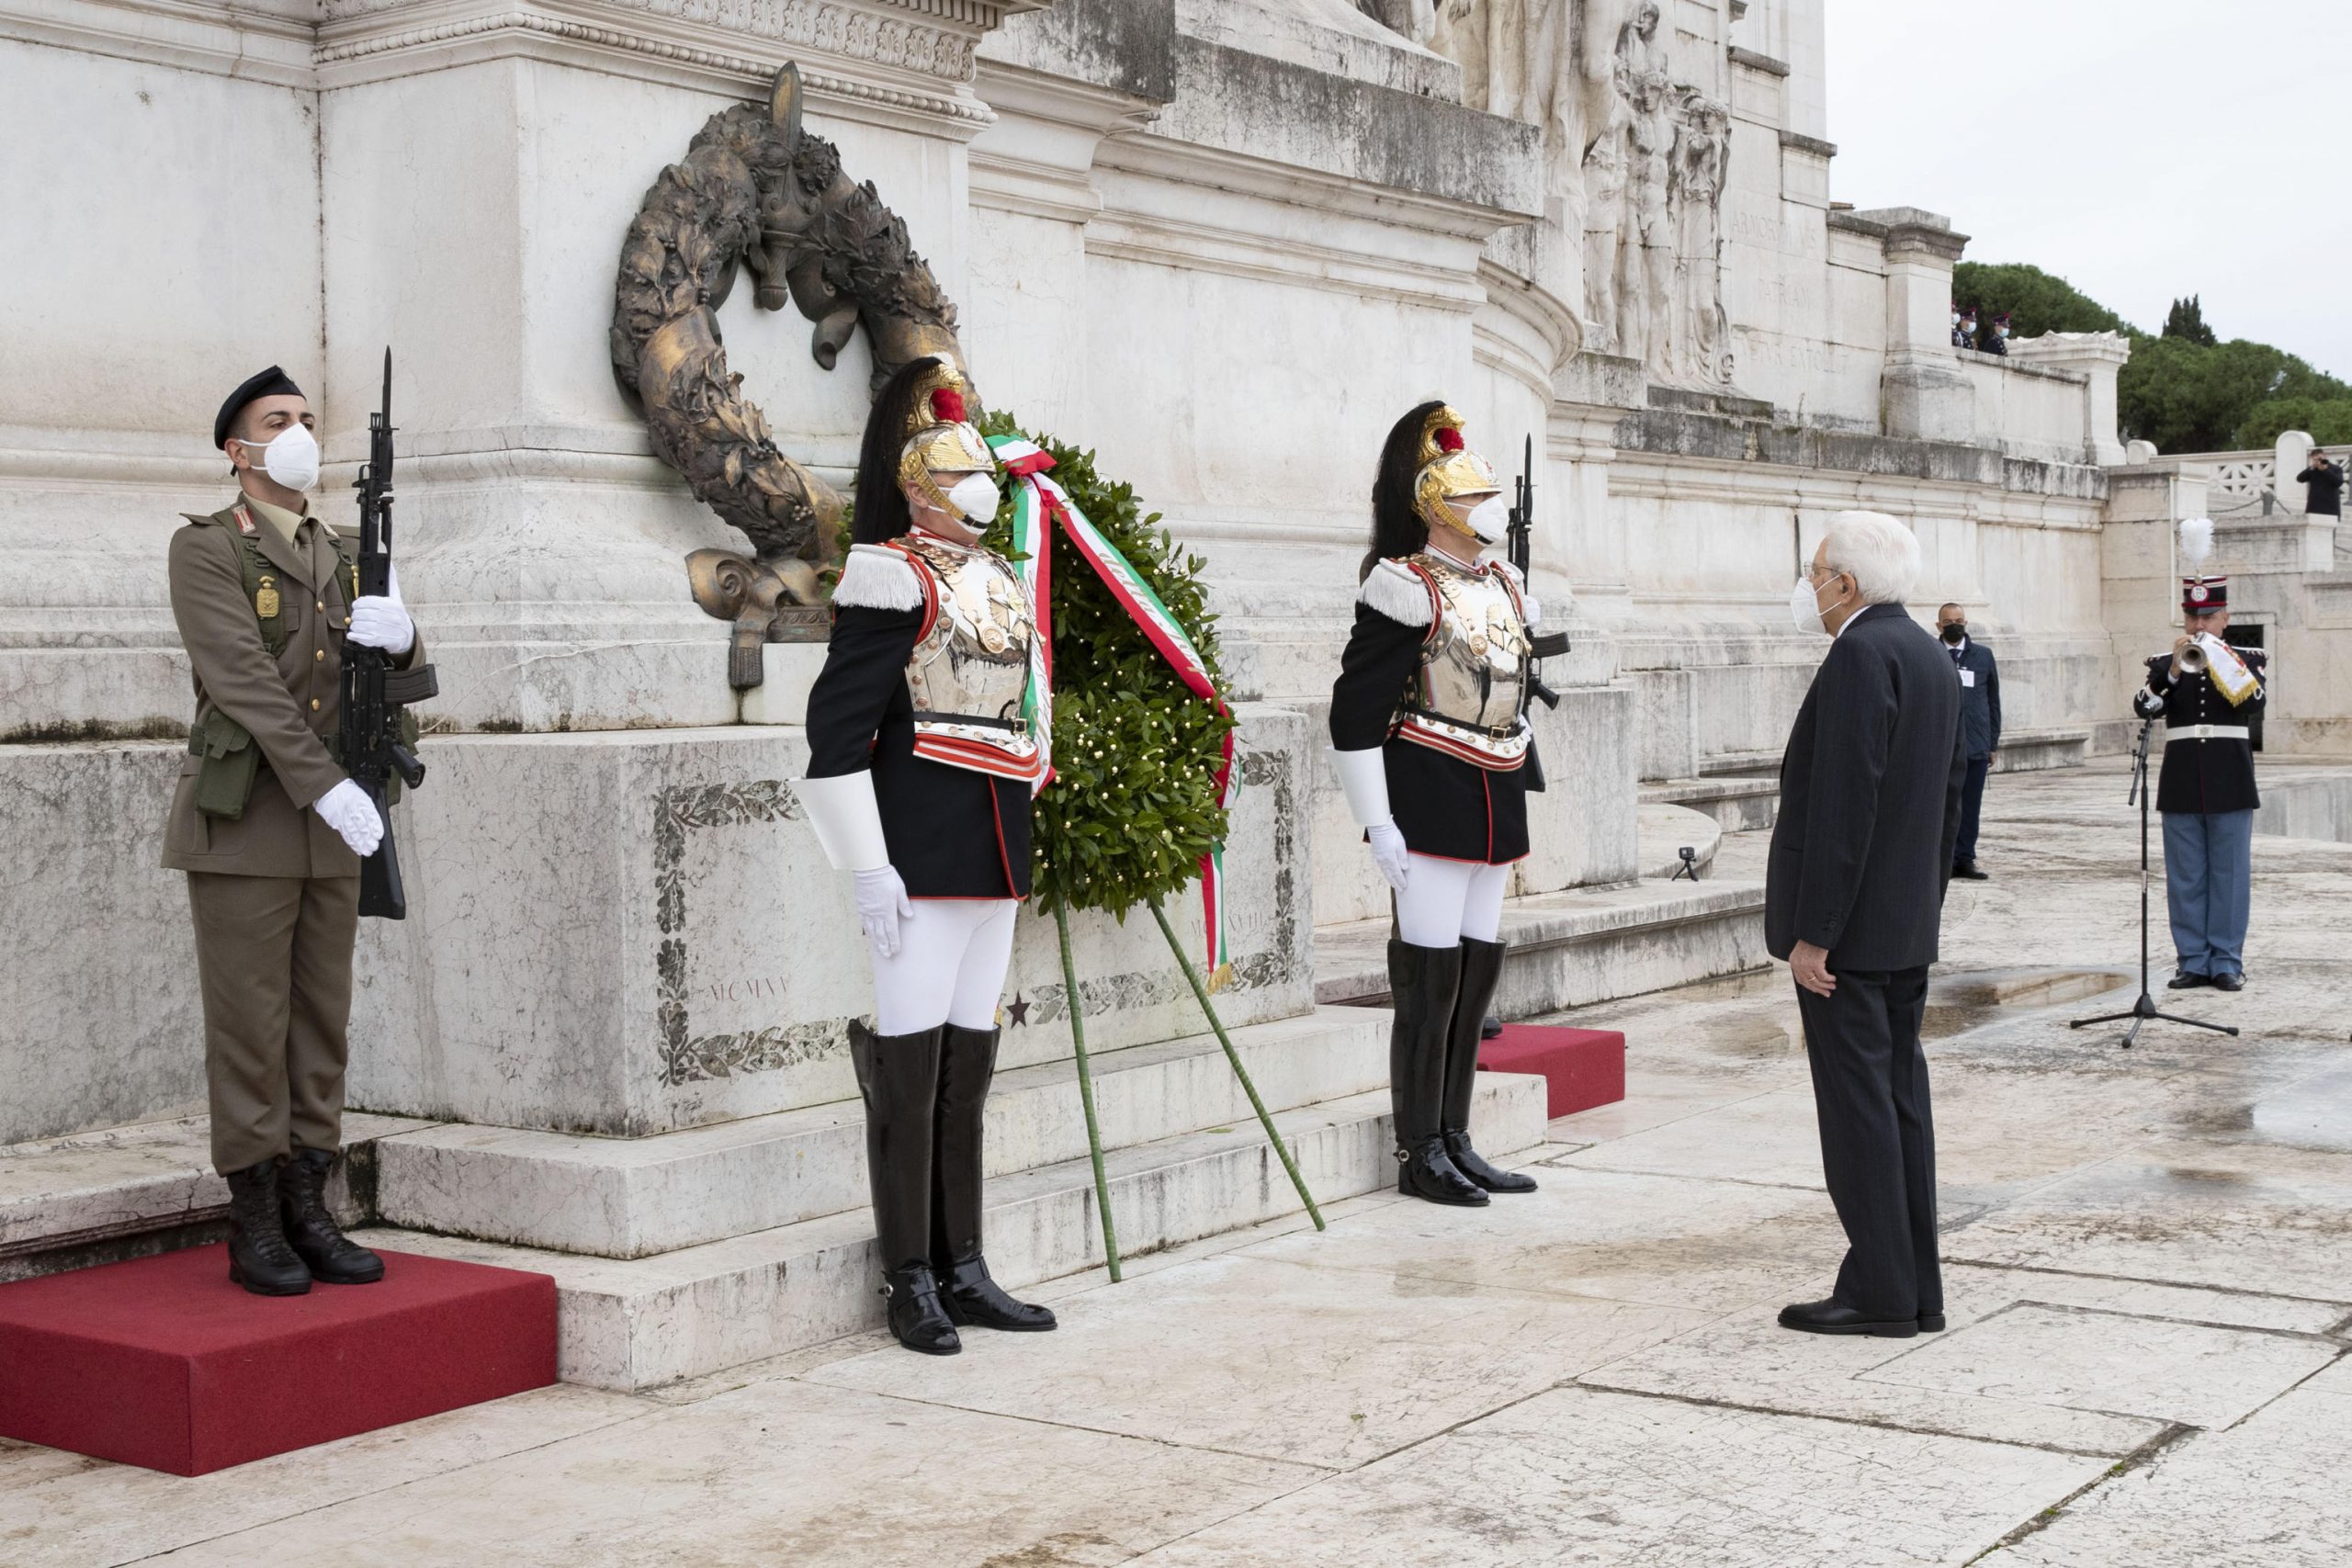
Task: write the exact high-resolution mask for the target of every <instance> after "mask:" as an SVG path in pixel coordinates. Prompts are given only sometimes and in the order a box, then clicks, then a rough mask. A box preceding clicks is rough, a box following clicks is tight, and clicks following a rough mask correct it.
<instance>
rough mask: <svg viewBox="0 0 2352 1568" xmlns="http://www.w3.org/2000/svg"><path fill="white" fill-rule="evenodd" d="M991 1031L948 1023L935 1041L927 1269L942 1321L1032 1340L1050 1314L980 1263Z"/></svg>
mask: <svg viewBox="0 0 2352 1568" xmlns="http://www.w3.org/2000/svg"><path fill="white" fill-rule="evenodd" d="M996 1046H997V1032H996V1031H995V1030H993V1029H965V1028H962V1027H960V1026H958V1025H956V1024H953V1023H951V1024H949V1025H948V1026H947V1027H946V1029H945V1030H944V1031H943V1032H941V1035H940V1042H939V1102H938V1107H937V1109H936V1111H934V1113H933V1121H932V1134H931V1148H932V1156H931V1266H932V1268H933V1270H935V1271H936V1272H937V1274H938V1276H939V1284H940V1301H941V1303H942V1304H943V1305H944V1306H945V1307H946V1309H947V1316H948V1318H949V1320H950V1321H952V1322H955V1323H957V1324H964V1325H978V1326H979V1327H981V1328H1008V1329H1012V1330H1013V1331H1014V1332H1016V1333H1027V1334H1040V1333H1043V1332H1044V1331H1045V1330H1046V1329H1048V1328H1051V1327H1053V1326H1054V1314H1053V1313H1052V1312H1051V1311H1050V1310H1049V1309H1047V1308H1046V1307H1041V1306H1032V1305H1030V1304H1029V1303H1026V1302H1017V1301H1014V1300H1013V1299H1012V1297H1011V1296H1008V1295H1006V1294H1005V1293H1004V1292H1003V1290H1002V1289H1001V1287H1000V1286H999V1285H998V1284H997V1282H996V1281H995V1280H992V1279H990V1278H989V1265H988V1259H986V1258H982V1257H981V1256H980V1149H981V1140H980V1124H981V1121H982V1112H983V1111H985V1110H986V1109H987V1107H988V1100H989V1079H990V1078H992V1077H995V1076H996Z"/></svg>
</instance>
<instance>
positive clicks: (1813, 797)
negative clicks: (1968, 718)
mask: <svg viewBox="0 0 2352 1568" xmlns="http://www.w3.org/2000/svg"><path fill="white" fill-rule="evenodd" d="M1967 779H1968V756H1967V745H1966V741H1965V738H1964V737H1963V736H1962V733H1961V728H1960V682H1958V681H1955V680H1953V679H1952V672H1951V650H1950V649H1946V648H1944V647H1943V646H1942V645H1941V644H1940V643H1939V642H1938V641H1937V640H1936V639H1935V638H1934V637H1930V636H1929V635H1928V631H1927V628H1926V627H1924V626H1920V625H1919V624H1918V623H1917V621H1914V620H1913V619H1912V618H1911V617H1910V615H1909V614H1908V613H1906V612H1905V610H1904V608H1903V606H1902V605H1900V604H1871V605H1869V606H1866V607H1865V608H1864V609H1862V610H1861V611H1860V613H1859V614H1857V615H1855V616H1854V618H1853V619H1852V620H1851V621H1849V622H1848V623H1847V625H1846V627H1845V629H1844V630H1843V631H1842V632H1841V633H1840V634H1839V635H1838V639H1837V640H1836V641H1835V642H1833V643H1831V644H1830V645H1829V654H1828V657H1826V658H1825V659H1824V660H1822V661H1821V668H1820V669H1819V670H1818V671H1815V673H1814V677H1813V689H1812V690H1811V691H1808V692H1807V693H1805V694H1804V706H1803V707H1800V708H1799V709H1798V710H1797V721H1796V725H1795V727H1794V728H1792V729H1791V730H1790V731H1789V749H1788V750H1787V751H1786V752H1785V753H1784V754H1783V755H1782V757H1781V816H1780V820H1779V821H1778V822H1776V823H1775V824H1774V825H1773V828H1772V850H1771V854H1770V862H1769V863H1768V865H1767V868H1766V871H1765V879H1764V945H1765V948H1766V949H1767V950H1768V951H1769V952H1770V953H1771V954H1772V956H1773V957H1775V958H1786V957H1788V956H1789V954H1790V953H1791V952H1792V951H1793V950H1794V949H1795V947H1796V944H1797V943H1798V942H1812V943H1813V944H1814V945H1815V946H1816V947H1824V948H1827V949H1828V950H1829V968H1830V971H1831V973H1833V974H1835V973H1836V972H1838V970H1840V969H1856V970H1894V969H1911V968H1916V967H1917V966H1918V965H1920V964H1932V963H1934V962H1935V958H1936V939H1937V935H1938V932H1939V928H1940V927H1941V925H1942V923H1943V895H1944V885H1945V884H1946V882H1948V881H1949V880H1950V879H1951V855H1952V846H1953V845H1954V844H1955V843H1956V842H1957V841H1958V840H1959V838H1960V803H1961V802H1960V797H1961V790H1962V785H1963V784H1965V783H1966V782H1967Z"/></svg>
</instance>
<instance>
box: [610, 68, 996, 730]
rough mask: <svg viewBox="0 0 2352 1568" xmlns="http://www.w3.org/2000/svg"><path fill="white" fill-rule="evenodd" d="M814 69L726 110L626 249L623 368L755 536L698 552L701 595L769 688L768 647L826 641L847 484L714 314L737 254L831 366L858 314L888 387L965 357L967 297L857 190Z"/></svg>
mask: <svg viewBox="0 0 2352 1568" xmlns="http://www.w3.org/2000/svg"><path fill="white" fill-rule="evenodd" d="M801 99H802V92H801V85H800V71H799V68H798V67H797V65H790V64H787V65H786V66H785V67H784V69H783V70H781V71H779V72H777V73H776V78H775V90H774V92H773V93H772V94H771V95H770V97H769V100H768V102H767V103H766V104H764V105H759V104H738V105H736V106H735V107H731V108H729V109H725V110H722V111H721V112H719V113H718V114H715V115H713V116H711V117H710V118H709V119H708V120H707V121H706V122H705V123H704V125H703V128H702V130H699V131H697V132H696V133H695V139H694V141H692V142H691V143H690V144H689V145H688V147H687V149H686V156H685V160H684V162H683V163H677V164H671V165H670V166H669V167H668V168H666V169H663V170H662V174H661V176H660V177H659V178H657V179H656V180H655V181H654V182H653V187H652V188H651V189H650V190H649V191H647V192H646V193H645V200H644V201H643V202H642V203H641V204H639V208H638V212H637V217H636V219H635V220H634V221H632V222H631V223H630V224H629V226H628V239H627V240H626V241H625V242H624V243H622V245H621V265H620V279H619V285H618V288H617V289H616V293H615V297H614V300H613V373H614V375H615V376H616V378H618V380H619V382H620V385H621V390H622V392H623V393H624V394H625V395H627V396H628V399H629V400H630V401H631V402H632V403H634V404H635V405H637V406H638V407H639V409H640V410H641V411H642V412H643V413H644V415H645V424H646V429H647V431H648V432H649V433H650V434H651V436H652V438H653V450H654V451H655V452H656V453H657V454H659V455H660V457H662V461H664V462H666V463H668V464H669V465H670V466H671V467H673V468H676V469H677V470H678V471H679V472H680V473H681V474H684V476H685V479H686V483H687V484H688V485H689V486H690V487H692V489H693V491H694V492H695V495H696V496H697V497H699V498H700V499H701V500H702V501H704V502H707V504H708V505H709V506H710V508H711V510H712V511H714V512H716V513H718V514H719V515H720V516H721V517H723V518H725V519H726V520H727V521H728V522H729V523H730V524H732V525H735V526H736V527H737V528H740V529H741V530H742V531H743V533H744V534H745V535H746V536H749V538H750V539H751V541H752V547H753V549H754V550H755V551H756V552H757V558H756V559H753V558H747V557H744V556H741V555H737V554H735V553H734V552H732V551H729V550H696V551H695V553H694V554H693V555H691V556H688V557H687V558H686V568H687V574H688V578H689V580H690V581H691V582H692V584H693V587H694V592H695V604H699V605H701V606H702V608H703V609H704V611H705V612H707V614H709V615H716V616H718V618H720V619H721V620H731V621H733V622H734V623H735V640H734V645H733V648H732V649H731V650H730V652H729V657H728V671H727V673H728V681H729V684H731V685H733V686H735V687H736V688H738V689H739V690H740V689H742V688H744V687H749V686H756V685H758V684H759V683H760V678H761V670H760V649H761V645H762V644H763V643H765V642H767V641H768V640H770V639H771V638H772V637H773V638H779V639H780V638H784V637H819V638H821V637H822V636H823V631H822V626H823V622H822V620H821V618H820V616H819V615H816V614H815V613H814V612H813V611H812V612H810V613H809V614H806V615H796V614H794V613H793V612H792V611H791V609H790V607H791V606H794V605H815V604H818V603H819V602H820V599H821V598H822V593H823V589H822V584H821V581H820V576H819V574H820V571H822V570H825V569H826V568H829V567H831V566H833V565H835V564H836V559H837V555H838V551H839V544H838V542H837V539H836V535H837V534H838V532H839V530H840V525H841V520H842V497H841V493H840V492H839V491H836V490H834V489H833V487H832V486H831V485H829V484H827V483H826V482H825V481H824V480H823V479H820V478H818V477H817V475H815V474H813V473H811V472H810V471H809V469H808V468H805V467H803V466H802V465H801V464H799V463H797V462H796V461H794V460H793V459H792V458H791V457H786V455H785V454H784V452H783V451H782V450H781V449H779V448H778V447H777V446H776V444H775V437H774V436H773V435H772V434H769V431H768V426H767V421H766V420H765V419H763V417H762V416H761V414H760V411H759V408H758V405H756V404H754V403H752V401H751V400H748V399H747V398H745V397H744V396H743V389H742V388H743V378H742V377H741V376H739V375H735V374H732V373H731V372H729V370H728V368H727V350H726V348H725V346H724V345H723V344H721V343H720V341H719V335H718V308H719V307H720V306H721V305H723V304H725V303H726V300H727V296H728V294H729V292H730V291H731V290H732V289H733V288H734V287H735V274H736V268H737V265H738V264H741V265H747V266H749V267H750V268H751V269H752V276H753V277H754V279H755V280H756V281H757V285H758V290H757V294H756V297H755V298H756V302H757V304H758V305H759V308H760V309H761V310H782V309H783V308H784V306H785V303H786V300H787V299H789V300H791V301H792V302H794V303H797V305H798V306H799V307H800V313H801V314H802V315H804V316H806V317H808V318H809V320H810V321H814V322H815V323H816V331H815V333H814V341H813V343H812V344H811V349H812V351H813V353H814V354H815V355H816V359H817V363H818V364H820V365H821V366H823V367H825V368H826V369H828V370H830V369H831V368H832V367H833V362H834V359H835V357H836V356H837V355H839V354H840V352H841V350H842V347H843V345H845V344H847V343H848V342H849V340H850V338H851V337H852V336H853V335H854V333H855V332H856V331H857V327H858V324H859V323H860V322H861V321H862V322H864V323H865V335H866V339H867V341H868V343H869V344H871V345H872V347H873V350H874V387H875V388H879V387H880V386H881V384H882V383H883V382H884V381H886V380H888V378H890V376H891V374H892V373H893V372H894V371H896V370H897V369H898V368H899V367H900V366H902V365H905V364H907V363H908V362H909V361H910V360H914V359H919V358H921V357H922V356H923V355H927V354H940V355H950V356H953V357H954V358H955V359H956V361H957V362H958V363H961V362H962V359H963V351H962V348H961V347H960V346H959V344H957V342H956V307H955V305H954V304H953V303H951V302H950V301H949V300H948V299H947V298H946V297H945V296H944V295H943V294H942V293H941V292H940V290H939V282H938V280H937V279H936V278H934V277H933V276H932V273H931V268H930V266H929V265H926V264H925V263H924V261H923V259H922V257H921V256H919V255H917V254H915V253H914V250H913V248H912V247H911V246H910V244H909V243H907V226H906V224H905V223H903V222H901V221H900V220H899V217H898V215H897V214H896V213H894V212H892V211H891V210H890V209H888V208H887V207H885V206H884V205H882V198H881V197H879V196H878V195H877V194H876V191H875V189H874V186H873V183H872V182H871V181H868V182H866V183H865V184H863V185H858V184H853V183H851V180H850V178H849V176H848V175H846V174H844V173H842V157H841V152H840V150H839V149H838V148H836V147H835V146H834V145H833V144H832V143H831V142H830V141H826V140H825V139H824V138H823V137H821V136H816V135H811V134H809V133H807V132H804V131H803V130H801V125H800V112H801Z"/></svg>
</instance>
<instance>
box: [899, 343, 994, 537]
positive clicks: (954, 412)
mask: <svg viewBox="0 0 2352 1568" xmlns="http://www.w3.org/2000/svg"><path fill="white" fill-rule="evenodd" d="M975 401H976V399H975V397H974V396H973V393H972V386H971V383H970V382H969V381H967V380H966V379H965V378H964V373H963V371H962V370H961V369H959V368H958V367H956V363H955V362H954V361H953V360H950V359H945V358H943V359H941V360H940V361H939V363H938V364H936V365H934V366H933V367H931V368H930V369H928V370H926V371H924V372H923V373H922V375H921V376H920V377H918V378H916V380H915V385H914V398H913V400H912V402H911V403H910V409H909V412H908V415H907V444H906V446H904V447H903V448H902V449H901V450H900V451H899V480H900V481H901V482H902V483H905V484H907V485H909V486H910V487H912V488H913V489H914V490H915V491H917V492H918V493H920V494H921V495H922V496H923V497H924V498H925V499H926V500H928V501H930V502H931V503H932V504H933V505H934V506H937V507H939V508H941V509H942V510H944V511H947V512H951V513H952V512H954V511H955V510H956V509H955V507H954V506H953V505H951V504H950V503H949V502H948V500H947V492H946V491H943V490H941V489H940V488H939V482H938V480H936V479H933V477H932V476H933V475H934V474H960V473H973V472H978V473H993V472H994V471H995V470H996V454H995V453H994V452H992V451H990V450H989V444H988V442H987V441H986V440H984V439H982V437H981V435H980V432H979V427H978V426H977V425H975V424H973V423H971V422H970V418H969V415H970V412H971V410H972V406H973V404H974V402H975Z"/></svg>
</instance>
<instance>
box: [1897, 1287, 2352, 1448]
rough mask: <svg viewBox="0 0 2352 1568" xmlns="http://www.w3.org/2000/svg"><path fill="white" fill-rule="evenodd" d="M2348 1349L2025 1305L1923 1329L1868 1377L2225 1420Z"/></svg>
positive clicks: (2185, 1419) (2195, 1423)
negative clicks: (1927, 1332)
mask: <svg viewBox="0 0 2352 1568" xmlns="http://www.w3.org/2000/svg"><path fill="white" fill-rule="evenodd" d="M2344 1349H2345V1347H2343V1346H2342V1345H2339V1344H2335V1343H2331V1342H2329V1341H2326V1340H2323V1339H2320V1338H2318V1337H2303V1336H2300V1335H2287V1334H2272V1333H2266V1332H2261V1331H2257V1330H2253V1329H2244V1328H2222V1327H2217V1326H2214V1325H2209V1324H2202V1323H2177V1322H2167V1321H2165V1320H2164V1319H2161V1318H2149V1317H2135V1316H2132V1315H2131V1314H2127V1313H2115V1312H2088V1311H2085V1310H2083V1309H2082V1308H2079V1307H2047V1306H2038V1305H2033V1304H2030V1303H2023V1304H2019V1305H2017V1306H2013V1307H2009V1308H2007V1309H2005V1310H2003V1311H2001V1312H1998V1313H1996V1314H1993V1315H1991V1316H1989V1317H1984V1318H1979V1319H1977V1320H1976V1321H1975V1322H1973V1323H1963V1324H1962V1325H1960V1326H1959V1327H1957V1328H1955V1329H1952V1330H1951V1331H1950V1332H1948V1333H1944V1334H1939V1335H1935V1336H1932V1337H1928V1338H1927V1339H1926V1340H1925V1342H1924V1343H1921V1344H1919V1345H1917V1347H1916V1348H1911V1349H1908V1350H1905V1352H1904V1353H1903V1354H1901V1355H1899V1356H1896V1357H1894V1358H1893V1359H1889V1360H1886V1361H1883V1362H1881V1363H1880V1364H1879V1365H1877V1366H1875V1367H1873V1368H1871V1370H1870V1371H1866V1372H1863V1373H1861V1374H1860V1377H1861V1378H1862V1379H1863V1380H1864V1381H1867V1382H1879V1383H1890V1384H1894V1385H1896V1386H1899V1387H1903V1388H1920V1389H1932V1390H1935V1391H1937V1392H1939V1393H1957V1394H1964V1395H1970V1396H1973V1397H1977V1398H1990V1399H2007V1400H2014V1399H2030V1400H2031V1401H2032V1402H2034V1403H2036V1404H2062V1405H2065V1406H2067V1407H2068V1408H2070V1409H2075V1410H2094V1411H2101V1412H2107V1413H2111V1414H2117V1415H2130V1416H2152V1417H2154V1418H2157V1419H2160V1420H2165V1421H2177V1422H2181V1423H2183V1424H2185V1425H2188V1426H2191V1427H2226V1426H2228V1425H2229V1424H2230V1423H2232V1422H2233V1421H2238V1420H2242V1419H2244V1418H2245V1416H2249V1415H2251V1414H2253V1413H2254V1412H2255V1411H2256V1410H2258V1409H2260V1408H2261V1407H2262V1406H2263V1405H2265V1404H2268V1403H2269V1402H2270V1401H2272V1400H2274V1399H2276V1398H2278V1396H2279V1395H2280V1394H2282V1393H2286V1392H2287V1391H2288V1390H2289V1389H2290V1388H2292V1387H2294V1386H2295V1385H2296V1384H2297V1383H2299V1382H2302V1381H2303V1380H2304V1379H2305V1378H2308V1377H2310V1376H2311V1375H2312V1373H2313V1372H2316V1371H2319V1370H2320V1369H2321V1368H2323V1367H2325V1366H2328V1365H2330V1364H2332V1363H2333V1362H2334V1361H2335V1359H2336V1358H2337V1357H2338V1356H2340V1355H2342V1354H2343V1353H2344Z"/></svg>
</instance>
